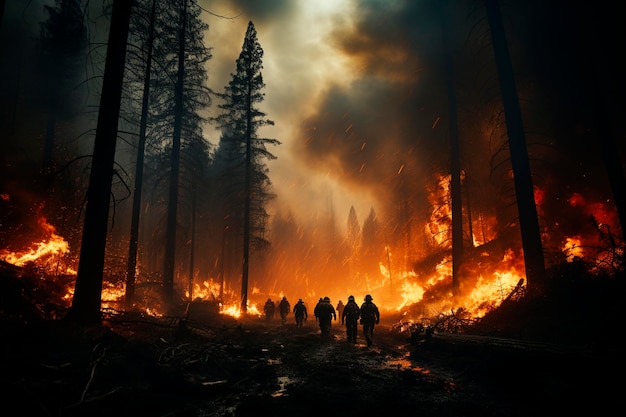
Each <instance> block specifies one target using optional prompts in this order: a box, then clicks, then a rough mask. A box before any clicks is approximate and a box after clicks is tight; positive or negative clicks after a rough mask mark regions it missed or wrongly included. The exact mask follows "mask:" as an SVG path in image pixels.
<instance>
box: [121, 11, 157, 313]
mask: <svg viewBox="0 0 626 417" xmlns="http://www.w3.org/2000/svg"><path fill="white" fill-rule="evenodd" d="M155 18H156V0H152V10H151V11H150V33H149V34H148V45H147V47H148V51H147V58H146V71H145V74H144V82H143V98H142V103H141V124H140V126H139V141H138V143H137V163H136V167H135V192H134V193H133V211H132V214H131V224H130V242H129V245H128V269H127V270H126V292H125V295H124V307H125V308H126V310H130V309H132V308H133V304H134V302H135V276H136V269H137V249H138V246H139V216H140V213H141V192H142V189H143V160H144V154H145V149H146V127H147V126H146V125H147V124H148V102H149V98H150V74H151V71H152V69H151V68H152V48H153V46H154V45H153V44H154V20H155Z"/></svg>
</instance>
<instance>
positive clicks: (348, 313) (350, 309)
mask: <svg viewBox="0 0 626 417" xmlns="http://www.w3.org/2000/svg"><path fill="white" fill-rule="evenodd" d="M343 315H344V317H345V318H346V319H348V320H357V319H358V318H359V315H360V310H359V306H358V305H356V303H348V304H346V306H345V307H344V310H343Z"/></svg>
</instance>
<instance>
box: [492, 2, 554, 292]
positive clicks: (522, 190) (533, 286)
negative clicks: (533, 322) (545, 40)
mask: <svg viewBox="0 0 626 417" xmlns="http://www.w3.org/2000/svg"><path fill="white" fill-rule="evenodd" d="M485 7H486V9H487V18H488V20H489V27H490V29H491V41H492V43H493V51H494V55H495V59H496V66H497V68H498V76H499V79H500V90H501V91H500V92H501V94H502V104H503V106H504V117H505V120H506V128H507V135H508V137H509V148H510V152H511V165H512V168H513V180H514V184H515V195H516V197H517V209H518V212H519V223H520V229H521V233H522V246H523V248H524V263H525V268H526V286H527V289H528V291H529V292H531V293H532V292H536V291H538V290H539V288H540V287H539V286H540V285H542V284H543V283H544V280H545V273H546V271H545V263H544V255H543V246H542V243H541V234H540V230H539V219H538V218H537V206H536V204H535V196H534V190H533V182H532V177H531V173H530V163H529V161H528V149H527V148H526V137H525V133H524V125H523V122H522V110H521V108H520V103H519V98H518V96H517V88H516V86H515V77H514V76H513V66H512V64H511V58H510V56H509V49H508V46H507V42H506V35H505V32H504V25H503V23H502V15H501V13H500V5H499V4H498V0H485Z"/></svg>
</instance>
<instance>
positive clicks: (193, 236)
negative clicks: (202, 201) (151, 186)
mask: <svg viewBox="0 0 626 417" xmlns="http://www.w3.org/2000/svg"><path fill="white" fill-rule="evenodd" d="M193 181H194V185H193V188H192V190H191V238H190V239H189V240H190V246H191V247H190V248H189V289H188V291H189V301H193V278H194V261H195V254H196V201H197V194H198V191H197V190H196V184H195V181H196V179H195V177H194V179H193Z"/></svg>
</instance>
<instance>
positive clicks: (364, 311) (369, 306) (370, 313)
mask: <svg viewBox="0 0 626 417" xmlns="http://www.w3.org/2000/svg"><path fill="white" fill-rule="evenodd" d="M377 310H378V308H377V307H376V305H375V304H374V303H363V305H362V306H361V319H362V320H363V321H365V322H372V323H373V322H375V321H376V311H377Z"/></svg>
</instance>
